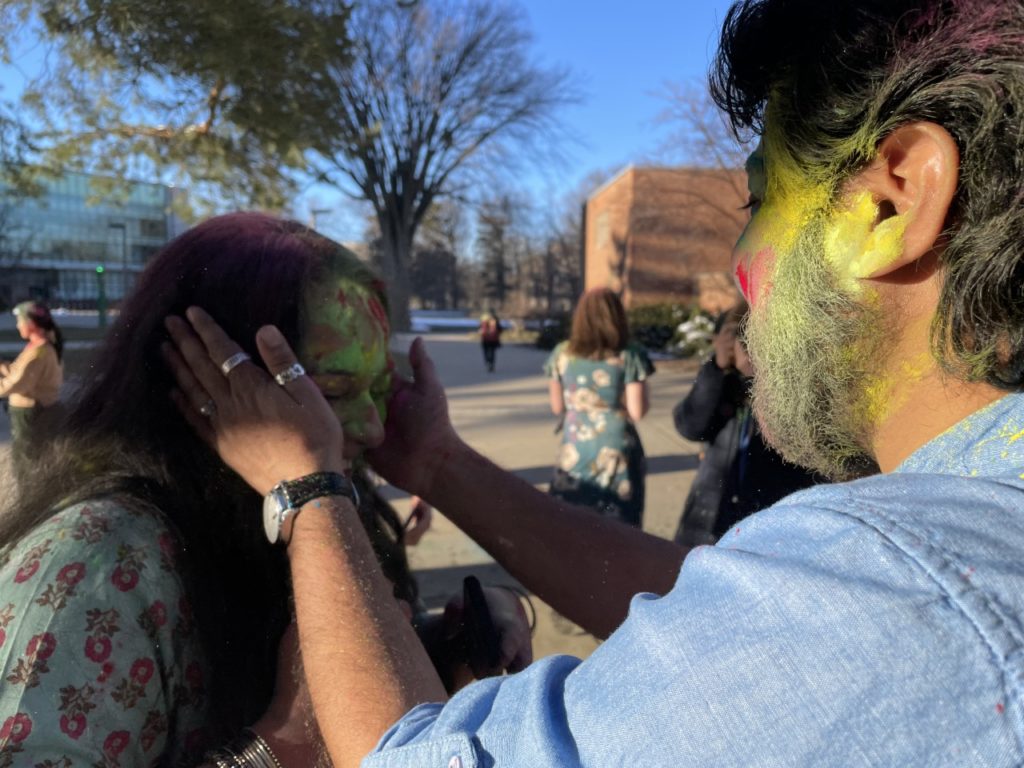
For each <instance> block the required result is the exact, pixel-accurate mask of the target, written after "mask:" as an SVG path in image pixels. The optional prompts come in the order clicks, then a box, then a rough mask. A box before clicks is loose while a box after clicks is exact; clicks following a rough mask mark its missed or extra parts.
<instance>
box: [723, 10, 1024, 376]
mask: <svg viewBox="0 0 1024 768" xmlns="http://www.w3.org/2000/svg"><path fill="white" fill-rule="evenodd" d="M710 85H711V91H712V95H713V97H714V99H715V101H716V102H717V103H718V104H719V106H720V107H721V108H722V109H724V110H725V111H726V112H727V113H728V115H729V118H730V120H731V122H732V126H733V129H734V131H735V132H736V133H737V135H739V136H743V135H747V134H749V133H750V132H755V133H761V132H763V129H764V126H765V123H766V122H767V123H769V124H770V126H771V130H772V134H773V135H776V134H777V136H778V137H779V142H778V144H779V147H780V149H781V151H783V152H785V153H786V154H787V155H788V157H787V161H788V162H791V163H793V164H794V165H795V166H796V167H798V168H799V169H800V170H801V171H802V172H803V173H804V174H806V176H807V178H808V179H809V180H810V181H812V182H815V183H821V182H827V183H828V184H829V185H831V187H830V188H831V192H832V194H833V196H835V194H836V193H837V192H838V190H839V189H840V187H841V186H842V183H843V182H844V181H845V180H846V179H848V178H849V177H850V176H851V175H852V174H854V173H856V172H857V171H858V170H859V169H861V168H863V167H864V165H865V164H866V163H867V162H868V161H869V160H871V158H872V156H873V154H874V151H875V148H876V147H877V145H878V142H879V141H881V140H882V139H883V138H885V136H886V135H887V134H889V133H890V132H891V131H893V130H894V129H895V128H898V127H899V126H901V125H904V124H907V123H910V122H913V121H923V120H926V121H932V122H935V123H938V124H939V125H941V126H943V127H944V128H945V129H946V130H947V131H949V133H950V135H951V136H952V137H953V139H954V140H955V141H956V144H957V146H958V148H959V151H960V161H961V166H960V176H959V180H958V186H957V190H956V196H955V198H954V202H953V205H952V208H951V211H950V215H949V218H948V220H947V229H946V232H945V233H944V236H943V239H944V240H945V241H946V243H947V244H946V247H945V249H944V251H943V253H942V262H941V264H942V269H943V286H942V292H941V296H940V299H939V306H938V310H937V313H936V316H935V319H934V320H933V324H932V343H933V349H934V353H935V355H936V357H937V359H938V360H939V361H940V362H941V363H942V364H943V365H944V366H945V368H946V369H947V370H950V371H952V372H954V373H955V374H957V375H959V376H962V377H964V378H967V379H969V380H980V381H986V382H988V383H990V384H992V385H995V386H997V387H1001V388H1003V389H1017V388H1019V387H1020V386H1021V383H1022V381H1024V291H1022V286H1024V184H1022V181H1021V180H1022V179H1024V3H1022V2H1021V1H1020V0H985V2H981V3H979V2H973V1H972V0H845V1H844V0H836V2H829V3H823V2H820V0H742V1H741V2H738V3H736V4H735V5H733V6H732V8H731V9H730V10H729V13H728V15H727V17H726V20H725V24H724V26H723V30H722V38H721V45H720V47H719V51H718V54H717V58H716V60H715V63H714V65H713V67H712V71H711V74H710ZM773 146H774V145H773Z"/></svg>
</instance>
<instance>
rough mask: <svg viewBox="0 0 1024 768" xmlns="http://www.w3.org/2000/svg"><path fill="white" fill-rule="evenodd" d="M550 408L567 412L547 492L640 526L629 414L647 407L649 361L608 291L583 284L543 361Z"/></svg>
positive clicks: (638, 472) (640, 474)
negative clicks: (567, 326)
mask: <svg viewBox="0 0 1024 768" xmlns="http://www.w3.org/2000/svg"><path fill="white" fill-rule="evenodd" d="M544 369H545V372H546V373H547V374H548V376H549V377H550V385H549V386H550V395H551V410H552V412H553V413H554V414H555V415H556V416H557V415H563V414H564V422H563V429H562V447H561V449H560V451H559V456H558V462H557V464H556V466H555V472H554V477H553V478H552V481H551V494H552V495H553V496H558V497H560V498H563V499H565V500H566V501H569V502H572V503H574V504H581V505H585V506H589V507H592V508H594V509H595V510H596V511H597V512H599V513H600V514H601V515H603V516H606V517H614V518H617V519H619V520H621V521H623V522H625V523H628V524H630V525H635V526H637V527H639V526H640V524H641V520H642V517H643V511H644V476H645V474H646V467H645V460H644V449H643V445H641V443H640V436H639V435H638V434H637V431H636V427H635V426H634V422H637V421H639V420H640V419H641V418H643V416H644V414H645V413H647V408H648V396H647V377H648V376H650V375H651V374H652V373H654V365H653V364H652V363H651V361H650V359H649V358H648V357H647V353H646V352H645V351H644V349H643V348H642V347H640V346H638V345H635V344H631V343H630V342H629V324H628V322H627V321H626V312H625V310H624V309H623V307H622V302H621V301H619V298H618V296H616V295H615V293H613V292H612V291H610V290H608V289H606V288H601V289H597V290H593V291H588V292H587V293H585V294H584V295H583V297H582V298H581V299H580V302H579V305H578V306H577V307H576V312H575V313H574V315H573V321H572V335H571V336H570V338H569V340H568V341H566V342H562V343H561V344H559V345H558V346H557V347H555V349H554V350H553V351H552V353H551V356H550V357H549V358H548V361H547V363H546V364H545V368H544Z"/></svg>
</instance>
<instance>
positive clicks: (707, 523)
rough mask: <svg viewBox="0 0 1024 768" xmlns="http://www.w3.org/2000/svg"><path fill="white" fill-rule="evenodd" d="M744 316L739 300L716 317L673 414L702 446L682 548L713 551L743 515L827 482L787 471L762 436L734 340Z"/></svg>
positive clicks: (680, 536) (743, 353)
mask: <svg viewBox="0 0 1024 768" xmlns="http://www.w3.org/2000/svg"><path fill="white" fill-rule="evenodd" d="M748 311H749V307H748V306H747V303H746V302H745V301H741V302H740V303H739V304H737V305H736V306H735V307H733V308H732V309H730V310H728V311H726V312H723V313H722V314H721V315H720V316H719V317H718V320H717V322H716V323H715V336H714V341H713V353H712V355H711V357H710V358H709V359H708V360H707V362H705V363H704V365H703V366H701V369H700V371H699V372H698V374H697V380H696V381H695V382H694V384H693V388H692V389H691V390H690V392H689V394H687V396H686V397H685V398H683V400H682V401H681V402H680V403H679V404H678V405H677V406H676V407H675V409H674V410H673V411H672V418H673V421H674V422H675V427H676V431H677V432H679V434H681V435H682V436H683V437H685V438H686V439H687V440H694V441H701V442H704V443H707V447H706V449H705V452H704V455H703V457H702V459H701V463H700V468H699V469H698V470H697V476H696V478H694V481H693V485H692V486H691V487H690V493H689V495H688V496H687V497H686V503H685V504H684V505H683V514H682V517H681V518H680V520H679V527H678V529H677V530H676V535H675V540H676V542H677V543H679V544H683V545H684V546H688V547H695V546H699V545H701V544H713V543H714V542H716V541H717V540H718V539H719V538H720V537H721V536H722V534H724V533H725V532H726V531H728V530H729V529H730V528H731V527H732V526H733V525H735V524H736V523H737V522H739V521H740V520H742V519H743V518H744V517H746V516H747V515H750V514H753V513H754V512H757V511H758V510H761V509H764V508H766V507H770V506H771V505H772V504H774V503H775V502H777V501H779V500H780V499H782V498H785V497H786V496H788V495H789V494H791V493H793V492H794V491H798V490H801V489H803V488H808V487H810V486H812V485H814V484H816V483H822V482H827V481H826V480H825V478H823V477H821V476H820V475H817V474H815V473H813V472H811V471H810V470H807V469H804V468H803V467H798V466H797V465H796V464H790V463H789V462H788V461H786V460H785V459H783V458H782V457H781V456H780V455H779V454H778V453H777V452H776V451H774V450H773V449H772V448H770V447H769V446H768V445H767V444H766V443H765V441H764V438H763V437H762V436H761V432H760V430H759V429H758V427H757V422H756V420H755V419H754V417H753V413H752V412H751V409H750V383H751V381H752V377H753V375H754V369H753V366H752V365H751V362H750V357H749V356H748V355H747V350H746V347H744V346H743V342H742V341H741V339H740V336H739V331H740V328H741V327H742V325H743V323H744V321H745V320H746V317H747V313H748Z"/></svg>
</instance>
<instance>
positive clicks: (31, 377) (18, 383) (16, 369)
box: [0, 347, 45, 397]
mask: <svg viewBox="0 0 1024 768" xmlns="http://www.w3.org/2000/svg"><path fill="white" fill-rule="evenodd" d="M44 352H45V347H34V348H32V349H26V350H24V351H23V352H22V353H21V354H20V355H18V357H17V358H15V360H14V362H13V363H11V366H10V368H9V369H8V372H7V375H6V376H4V377H3V378H2V379H0V397H7V396H8V395H13V394H23V393H27V392H31V391H32V389H33V387H35V384H36V382H37V381H38V380H39V377H40V376H41V375H42V372H43V365H44V362H43V359H42V355H43V353H44Z"/></svg>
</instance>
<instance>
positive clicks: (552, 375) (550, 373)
mask: <svg viewBox="0 0 1024 768" xmlns="http://www.w3.org/2000/svg"><path fill="white" fill-rule="evenodd" d="M565 346H566V344H565V342H564V341H563V342H561V343H559V344H557V345H556V346H555V348H554V349H553V350H551V354H550V355H548V359H547V360H545V361H544V375H545V376H547V377H548V378H549V379H559V378H561V369H562V366H560V364H559V360H560V359H561V358H562V356H563V354H564V353H565Z"/></svg>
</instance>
